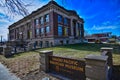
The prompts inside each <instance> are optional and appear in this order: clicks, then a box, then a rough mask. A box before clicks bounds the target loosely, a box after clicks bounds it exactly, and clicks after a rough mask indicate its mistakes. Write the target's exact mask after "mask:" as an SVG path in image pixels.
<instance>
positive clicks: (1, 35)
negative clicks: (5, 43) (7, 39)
mask: <svg viewBox="0 0 120 80" xmlns="http://www.w3.org/2000/svg"><path fill="white" fill-rule="evenodd" d="M0 37H1V43H2V37H3V36H2V35H1V36H0Z"/></svg>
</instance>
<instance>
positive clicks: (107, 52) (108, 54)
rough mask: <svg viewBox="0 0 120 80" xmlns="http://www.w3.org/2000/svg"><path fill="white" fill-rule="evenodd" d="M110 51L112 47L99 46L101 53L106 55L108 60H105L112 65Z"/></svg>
mask: <svg viewBox="0 0 120 80" xmlns="http://www.w3.org/2000/svg"><path fill="white" fill-rule="evenodd" d="M112 52H113V48H108V47H102V48H101V55H102V56H108V61H107V64H108V66H112V65H113V59H112Z"/></svg>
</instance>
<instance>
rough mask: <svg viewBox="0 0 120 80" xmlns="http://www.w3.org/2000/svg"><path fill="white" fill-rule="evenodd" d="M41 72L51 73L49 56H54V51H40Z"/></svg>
mask: <svg viewBox="0 0 120 80" xmlns="http://www.w3.org/2000/svg"><path fill="white" fill-rule="evenodd" d="M39 54H40V71H44V72H49V56H52V55H53V51H51V50H49V51H48V50H46V51H40V52H39Z"/></svg>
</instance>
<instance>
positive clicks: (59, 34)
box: [58, 25, 62, 36]
mask: <svg viewBox="0 0 120 80" xmlns="http://www.w3.org/2000/svg"><path fill="white" fill-rule="evenodd" d="M58 36H62V26H61V25H58Z"/></svg>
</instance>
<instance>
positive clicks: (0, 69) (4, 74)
mask: <svg viewBox="0 0 120 80" xmlns="http://www.w3.org/2000/svg"><path fill="white" fill-rule="evenodd" d="M0 80H20V79H19V78H18V77H16V76H15V75H14V74H12V73H10V72H9V70H8V69H7V68H6V67H5V66H4V65H2V64H1V63H0Z"/></svg>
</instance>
